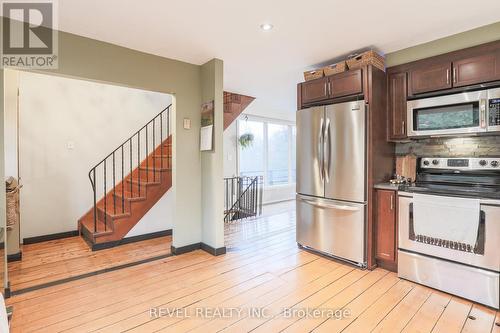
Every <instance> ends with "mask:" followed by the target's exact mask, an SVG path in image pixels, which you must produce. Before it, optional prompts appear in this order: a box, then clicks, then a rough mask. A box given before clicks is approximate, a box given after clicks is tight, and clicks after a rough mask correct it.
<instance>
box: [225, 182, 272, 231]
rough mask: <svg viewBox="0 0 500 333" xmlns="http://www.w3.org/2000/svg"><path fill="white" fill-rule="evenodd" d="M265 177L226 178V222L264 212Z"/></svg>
mask: <svg viewBox="0 0 500 333" xmlns="http://www.w3.org/2000/svg"><path fill="white" fill-rule="evenodd" d="M262 191H263V177H262V176H255V177H231V178H224V222H231V221H237V220H241V219H245V218H249V217H255V216H258V215H261V214H262V194H263V193H262Z"/></svg>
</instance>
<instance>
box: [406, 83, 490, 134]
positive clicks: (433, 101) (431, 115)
mask: <svg viewBox="0 0 500 333" xmlns="http://www.w3.org/2000/svg"><path fill="white" fill-rule="evenodd" d="M407 113H408V114H407V124H408V125H407V126H408V136H410V137H417V136H449V135H463V134H480V133H486V132H498V131H500V88H496V89H489V90H479V91H472V92H464V93H459V94H453V95H446V96H439V97H430V98H422V99H415V100H411V101H408V102H407Z"/></svg>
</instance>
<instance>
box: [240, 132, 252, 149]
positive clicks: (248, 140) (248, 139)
mask: <svg viewBox="0 0 500 333" xmlns="http://www.w3.org/2000/svg"><path fill="white" fill-rule="evenodd" d="M253 140H254V136H253V134H252V133H245V134H242V135H240V138H239V139H238V142H239V143H240V146H241V148H243V149H245V148H247V147H250V146H251V145H252V143H253Z"/></svg>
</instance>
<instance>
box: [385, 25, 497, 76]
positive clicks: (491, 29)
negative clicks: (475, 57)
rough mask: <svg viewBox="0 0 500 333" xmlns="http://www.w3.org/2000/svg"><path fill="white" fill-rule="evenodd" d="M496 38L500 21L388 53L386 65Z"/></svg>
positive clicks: (413, 59) (402, 62) (422, 57)
mask: <svg viewBox="0 0 500 333" xmlns="http://www.w3.org/2000/svg"><path fill="white" fill-rule="evenodd" d="M496 40H500V22H497V23H493V24H490V25H486V26H483V27H479V28H476V29H473V30H469V31H465V32H462V33H459V34H456V35H452V36H448V37H444V38H440V39H436V40H434V41H431V42H428V43H424V44H420V45H416V46H412V47H409V48H406V49H402V50H399V51H396V52H391V53H388V54H386V58H385V60H386V66H387V67H392V66H396V65H400V64H404V63H407V62H411V61H415V60H419V59H424V58H428V57H432V56H435V55H439V54H443V53H447V52H451V51H456V50H460V49H464V48H467V47H471V46H475V45H479V44H484V43H488V42H493V41H496Z"/></svg>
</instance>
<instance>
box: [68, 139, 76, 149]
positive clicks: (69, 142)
mask: <svg viewBox="0 0 500 333" xmlns="http://www.w3.org/2000/svg"><path fill="white" fill-rule="evenodd" d="M66 148H68V150H73V149H75V143H74V142H73V141H68V143H66Z"/></svg>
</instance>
